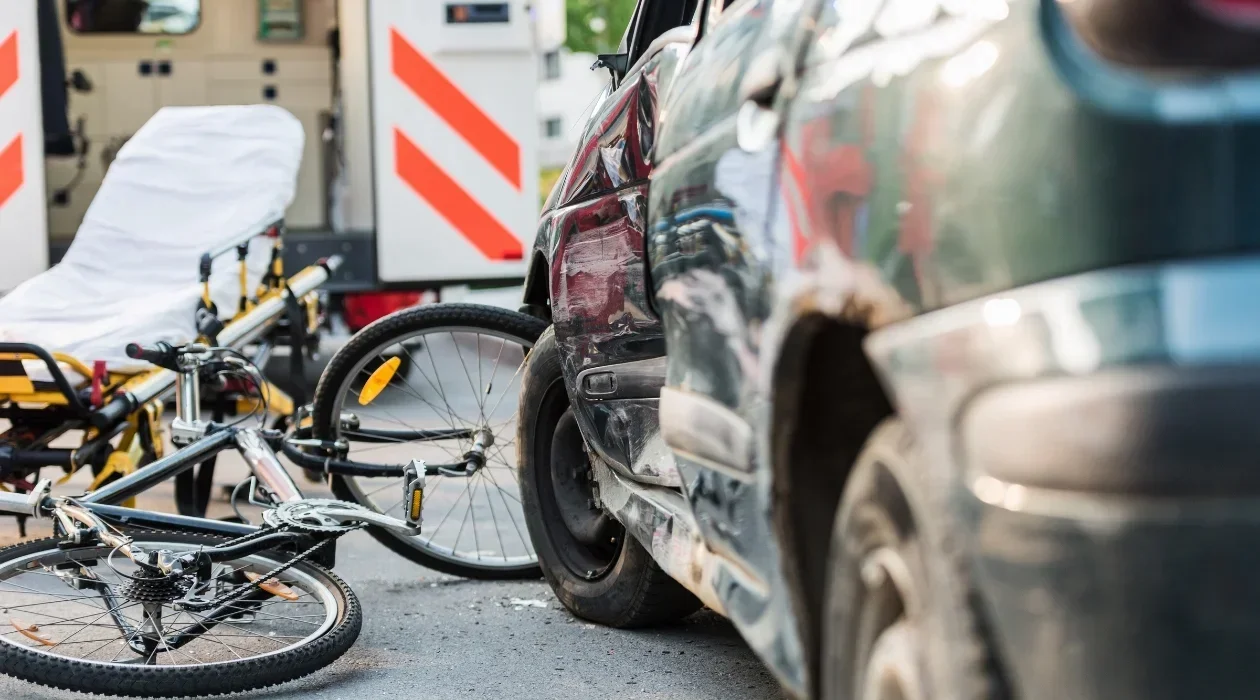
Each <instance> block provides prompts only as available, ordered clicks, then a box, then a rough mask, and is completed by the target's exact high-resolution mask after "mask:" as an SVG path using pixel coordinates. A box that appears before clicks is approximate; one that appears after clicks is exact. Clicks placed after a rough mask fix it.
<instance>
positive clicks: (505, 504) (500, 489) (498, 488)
mask: <svg viewBox="0 0 1260 700" xmlns="http://www.w3.org/2000/svg"><path fill="white" fill-rule="evenodd" d="M486 476H487V477H488V478H489V479H490V483H492V484H494V488H495V490H496V491H498V492H499V498H503V496H504V494H505V491H504V490H503V487H502V486H499V482H498V481H495V478H494V475H493V474H490V473H489V472H487V473H486ZM513 500H516V499H515V498H514V499H513ZM516 503H517V505H520V503H521V502H520V501H516ZM503 507H504V508H506V509H507V512H508V517H510V518H511V519H512V527H513V528H514V529H515V530H516V536H517V537H519V538H520V539H521V544H523V545H525V549H526V551H528V552H530V553H532V552H533V547H532V546H531V545H530V543H529V540H527V539H525V536H524V535H522V534H521V526H520V525H519V524H518V523H517V522H516V515H515V514H513V513H512V507H511V506H510V505H508V502H507V499H505V498H503Z"/></svg>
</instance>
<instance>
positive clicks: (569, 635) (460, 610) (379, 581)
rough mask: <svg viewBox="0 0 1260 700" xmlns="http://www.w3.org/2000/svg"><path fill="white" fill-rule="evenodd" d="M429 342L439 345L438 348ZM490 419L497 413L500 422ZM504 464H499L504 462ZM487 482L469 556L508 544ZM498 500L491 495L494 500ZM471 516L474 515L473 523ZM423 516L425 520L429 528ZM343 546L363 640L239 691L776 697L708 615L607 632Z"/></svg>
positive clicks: (340, 568) (759, 669) (7, 693)
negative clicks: (331, 659)
mask: <svg viewBox="0 0 1260 700" xmlns="http://www.w3.org/2000/svg"><path fill="white" fill-rule="evenodd" d="M433 346H434V347H435V348H437V347H439V345H438V344H433ZM479 349H480V350H481V353H482V355H485V356H489V355H490V354H491V351H490V350H489V349H487V348H485V347H483V348H479ZM447 359H449V357H448V358H447ZM460 369H461V371H460V372H458V373H457V372H455V371H454V370H453V369H452V370H449V371H443V374H444V376H446V377H447V378H448V380H449V379H451V378H456V379H458V378H460V377H462V376H464V374H463V371H462V370H463V367H462V366H461V367H460ZM435 376H436V375H435ZM474 376H475V375H474ZM412 380H413V382H414V384H415V385H419V386H420V387H421V388H420V389H417V391H420V392H422V393H425V395H427V396H429V397H430V398H433V395H432V393H427V390H425V389H424V388H423V385H422V384H421V380H420V378H419V377H416V376H414V372H413V376H412ZM484 383H488V382H484ZM451 384H452V385H454V384H455V382H451ZM469 384H470V385H476V384H477V382H475V381H470V382H469ZM498 391H499V390H498V389H496V390H495V392H494V393H498ZM454 394H455V392H454V391H452V392H451V393H450V395H448V396H447V397H445V400H449V402H450V403H451V404H452V406H453V407H454V408H455V409H457V410H458V411H460V412H464V413H468V412H472V411H473V405H474V404H472V403H469V401H470V399H469V398H468V397H467V396H465V397H463V398H462V399H458V400H457V397H456V396H455V395H454ZM398 401H400V399H398V398H393V399H387V400H385V402H384V403H382V407H383V410H386V413H388V415H390V416H398V415H401V414H402V408H400V406H401V404H400V403H393V402H398ZM461 401H462V402H463V403H460V402H461ZM445 405H446V404H445V403H443V406H445ZM390 411H393V412H392V413H390ZM490 412H491V413H493V411H490ZM410 416H411V414H408V415H407V416H404V417H410ZM495 422H496V423H497V422H499V420H498V419H497V418H496V419H495ZM509 427H510V426H509ZM507 432H510V430H509V431H507ZM508 440H510V436H508V435H506V434H505V435H504V437H503V438H502V442H501V444H500V447H502V448H505V449H504V450H503V453H502V458H503V459H504V460H505V461H510V462H512V463H513V464H514V459H513V458H512V456H511V455H512V453H513V452H514V448H512V447H511V446H510V445H508V444H506V443H507V441H508ZM434 458H438V457H436V456H435V457H434ZM506 466H508V465H505V469H504V471H507V470H506ZM246 473H247V472H246V470H245V467H244V465H243V463H241V461H240V460H239V458H238V457H237V456H236V455H234V454H224V455H222V456H221V457H220V466H219V470H218V472H217V474H216V477H217V481H218V482H219V483H220V484H221V485H224V486H230V485H232V484H235V483H237V482H238V481H239V480H240V479H241V478H243V477H244V476H245V475H246ZM295 473H296V470H295ZM491 473H493V472H491ZM502 473H503V472H500V475H502ZM509 473H510V472H509ZM86 481H87V475H86V474H78V475H76V476H75V478H74V480H73V481H72V482H71V483H70V484H68V485H64V486H60V487H58V488H59V490H65V491H66V492H74V491H76V490H78V491H81V490H82V488H83V486H84V485H85V483H86ZM299 483H300V485H301V486H302V488H303V490H304V491H306V493H307V495H308V496H314V497H329V496H330V494H329V493H328V491H327V489H326V488H324V487H323V485H320V484H310V483H308V482H305V481H301V480H299ZM498 485H502V486H506V487H507V488H505V489H504V490H503V491H502V494H503V495H500V493H496V489H497V487H498ZM492 486H493V488H492ZM482 487H483V492H482V493H483V494H484V496H485V497H486V500H485V501H484V502H480V501H474V500H473V498H472V497H469V496H465V498H466V499H467V500H466V501H465V503H466V505H465V506H463V507H464V508H465V509H466V510H468V511H469V514H470V515H471V516H472V519H473V521H474V524H473V525H472V526H471V529H470V530H469V532H474V531H477V530H478V529H479V528H480V531H481V532H482V535H481V540H482V541H481V543H480V544H479V545H476V547H477V551H485V552H487V556H489V555H490V553H491V552H493V551H496V550H498V549H502V548H499V547H496V546H495V545H492V544H487V543H488V542H490V541H491V540H490V538H489V536H488V535H487V534H485V533H486V530H485V528H487V527H493V523H494V520H493V518H494V515H495V513H498V514H499V517H500V518H502V516H503V515H504V513H505V512H506V511H505V510H504V509H503V507H502V506H497V505H495V504H500V503H501V504H503V505H504V506H506V505H509V504H511V498H512V495H511V494H512V492H513V489H514V484H512V485H507V484H502V482H498V483H497V485H496V484H493V483H492V482H489V481H485V482H483V484H482ZM432 490H433V491H434V501H435V503H433V504H430V505H426V513H427V512H428V510H429V508H430V507H433V508H434V509H435V510H436V509H437V506H439V505H441V506H442V507H443V508H445V507H446V504H447V503H453V504H454V505H453V507H454V508H456V511H455V512H456V514H457V515H456V517H458V513H459V512H460V511H459V510H458V509H459V508H460V507H461V506H460V503H461V502H460V501H459V500H458V499H459V498H460V496H459V493H458V488H452V489H451V492H450V494H449V495H442V492H441V490H440V489H437V488H434V489H432ZM383 493H386V494H388V493H392V490H390V489H388V488H387V489H386V490H385V491H384V492H383ZM493 496H499V498H498V499H497V500H496V499H494V498H493ZM504 496H506V498H507V500H505V499H504ZM391 500H392V499H391ZM443 501H445V503H444V502H443ZM172 503H173V501H172V494H171V486H170V484H169V483H168V484H164V485H162V486H161V487H159V488H157V489H154V490H152V491H150V492H148V493H147V494H145V495H144V496H143V497H142V499H141V501H140V503H139V506H140V507H145V508H152V509H160V510H171V509H172ZM495 508H498V510H497V511H496V510H494V509H495ZM479 512H480V513H482V516H481V518H479V519H478V518H477V516H476V514H477V513H479ZM228 513H230V509H229V508H228V505H227V503H226V501H225V500H224V499H222V498H220V499H219V500H216V501H215V502H214V503H213V504H212V513H211V515H214V516H223V515H226V514H228ZM508 515H509V516H511V515H512V514H511V513H508ZM517 515H519V513H517ZM426 517H428V516H426ZM428 522H429V521H428V520H426V524H427V523H428ZM499 524H500V526H501V527H502V529H503V530H504V531H506V530H507V526H506V524H505V521H503V520H500V521H499ZM46 531H47V528H46V524H40V523H32V524H31V534H32V535H33V536H39V535H41V534H45V533H46ZM443 536H444V537H448V538H449V537H452V535H443ZM468 537H469V535H467V534H465V535H464V538H465V541H464V542H463V543H462V544H461V542H460V541H459V540H458V539H456V540H454V543H453V545H452V546H453V547H454V548H456V549H465V550H466V549H468V548H469V543H468V542H467V538H468ZM16 540H17V531H16V527H15V525H14V522H13V521H12V520H10V519H7V518H4V519H0V544H7V543H11V542H13V541H16ZM511 546H512V544H511V542H510V541H509V542H508V543H507V545H505V547H506V548H507V549H510V548H511ZM337 555H338V565H337V568H336V571H337V572H338V573H339V574H340V575H341V576H342V577H343V578H345V579H346V580H347V582H349V583H350V585H351V587H352V588H353V589H354V591H355V592H356V593H357V594H358V596H359V598H360V600H361V602H362V604H363V608H364V618H365V622H364V627H363V632H362V635H361V636H360V637H359V640H358V642H357V643H356V644H355V645H354V646H353V647H352V648H351V650H350V651H349V652H348V653H347V654H346V655H345V656H343V657H342V658H341V659H340V660H338V661H337V662H335V663H334V664H332V665H331V666H329V667H328V668H326V669H324V670H322V671H319V672H317V673H315V674H314V675H311V676H308V677H307V678H305V679H301V680H298V681H294V682H292V683H288V684H285V685H282V686H278V687H276V688H272V689H268V690H264V691H257V692H253V693H248V694H243V695H239V696H234V697H241V698H269V699H277V700H279V699H290V698H292V699H296V698H318V699H329V700H334V699H335V700H342V699H344V700H354V699H358V698H380V699H385V698H406V699H407V700H424V699H427V698H437V699H441V698H461V697H476V698H510V699H511V700H528V699H533V698H538V699H550V698H580V697H595V698H670V699H671V700H674V699H677V700H702V699H707V698H713V699H715V700H716V699H720V700H739V699H748V700H754V699H755V700H762V699H765V698H779V697H781V693H780V691H779V689H778V686H777V684H776V683H775V681H774V680H773V678H772V677H771V676H770V675H769V674H768V673H767V672H766V670H765V669H764V667H763V666H762V664H761V663H760V662H759V661H758V660H757V659H756V657H754V656H753V654H752V653H751V651H749V649H748V647H747V646H746V645H745V644H744V643H743V641H742V640H741V639H740V637H739V635H738V633H736V631H735V630H734V628H733V627H732V626H731V625H730V624H729V623H728V622H726V621H725V620H724V619H722V618H721V617H720V616H718V615H716V614H714V613H711V612H708V611H702V612H700V613H697V614H695V615H692V616H691V617H689V618H688V619H686V620H683V621H681V622H679V623H678V624H675V625H672V626H669V627H665V628H660V629H653V630H640V631H622V630H612V629H607V628H603V627H599V626H596V625H593V624H589V623H586V622H584V621H581V620H578V619H576V618H574V617H573V616H571V615H570V614H568V612H566V611H565V610H564V609H563V608H561V607H560V606H559V605H558V604H557V602H556V600H555V597H554V596H552V595H551V591H550V589H549V588H548V587H547V585H546V584H545V583H544V582H543V581H541V580H537V581H515V582H484V581H473V580H467V579H461V578H456V577H453V576H448V575H445V574H440V573H437V572H434V571H432V570H429V569H426V568H423V567H420V566H418V565H416V564H413V563H411V562H409V561H407V560H406V559H403V558H402V557H399V556H398V555H395V554H393V553H392V552H390V551H389V550H387V549H386V548H384V547H383V546H381V545H380V544H378V543H377V542H376V541H375V540H373V539H372V538H371V537H370V536H368V535H366V534H365V533H361V532H356V533H352V534H350V535H348V536H346V537H344V538H342V539H341V540H340V541H339V543H338V552H337ZM76 697H83V696H80V695H75V694H71V693H64V692H60V691H53V690H50V689H47V688H42V687H38V686H33V685H28V684H25V683H22V682H20V681H16V680H13V679H10V678H7V677H2V676H0V698H4V699H6V700H36V699H43V698H58V699H62V698H76Z"/></svg>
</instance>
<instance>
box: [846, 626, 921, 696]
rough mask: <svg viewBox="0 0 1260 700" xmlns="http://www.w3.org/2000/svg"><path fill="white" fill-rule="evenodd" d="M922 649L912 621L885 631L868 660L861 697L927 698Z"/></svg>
mask: <svg viewBox="0 0 1260 700" xmlns="http://www.w3.org/2000/svg"><path fill="white" fill-rule="evenodd" d="M918 652H919V650H918V649H917V637H916V635H915V633H914V630H913V629H912V628H911V627H910V625H909V623H907V622H905V621H902V622H898V623H897V624H895V625H893V626H892V627H889V628H887V629H885V630H884V631H883V632H881V633H880V635H879V637H877V638H876V639H875V644H874V646H873V647H872V648H871V655H870V657H869V658H868V659H867V662H866V669H865V672H864V673H863V674H862V676H863V683H862V692H861V693H860V694H859V695H858V696H857V697H858V700H924V695H923V687H922V685H921V684H920V682H919V667H918V658H919V654H918Z"/></svg>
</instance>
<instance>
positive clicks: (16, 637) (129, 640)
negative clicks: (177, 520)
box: [0, 532, 362, 697]
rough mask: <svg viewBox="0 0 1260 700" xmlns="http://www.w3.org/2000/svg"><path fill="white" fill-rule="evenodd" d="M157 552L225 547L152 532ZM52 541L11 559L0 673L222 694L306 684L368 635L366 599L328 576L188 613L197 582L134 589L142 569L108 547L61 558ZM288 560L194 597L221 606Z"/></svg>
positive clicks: (14, 550)
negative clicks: (188, 597)
mask: <svg viewBox="0 0 1260 700" xmlns="http://www.w3.org/2000/svg"><path fill="white" fill-rule="evenodd" d="M133 541H134V542H135V543H136V544H138V545H140V546H141V547H142V548H145V549H148V550H154V549H168V550H171V551H172V552H188V551H192V550H196V549H197V548H199V547H210V546H214V545H215V544H219V543H220V542H221V540H218V539H216V538H212V537H206V536H202V535H192V534H183V533H168V532H141V533H135V534H134V535H133ZM58 545H59V540H58V539H56V538H47V539H41V540H34V541H31V542H23V543H21V544H18V545H14V546H12V547H7V548H5V549H3V550H0V630H3V631H0V672H2V673H5V674H8V675H11V676H14V677H17V678H20V679H22V680H26V681H30V682H33V683H39V684H41V685H47V686H52V687H56V688H63V689H66V690H74V691H79V692H83V693H99V694H102V695H125V696H133V697H180V696H187V695H199V696H202V695H221V694H225V693H234V692H240V691H245V690H252V689H255V688H263V687H266V686H270V685H275V684H277V683H283V682H286V681H290V680H293V679H295V678H300V677H302V676H305V675H307V674H310V673H312V672H314V671H316V670H318V669H320V668H322V667H324V666H326V665H328V664H330V663H332V662H333V661H334V660H335V659H337V657H339V656H341V655H342V654H343V653H345V652H346V650H347V649H349V648H350V645H351V644H353V643H354V641H355V639H356V638H357V637H358V636H359V629H360V626H361V625H362V613H361V611H360V608H359V603H358V600H357V599H356V598H355V596H354V593H353V592H351V591H350V589H349V588H348V587H347V586H346V584H345V583H344V582H342V581H341V579H339V578H337V577H336V576H335V575H334V574H332V573H331V572H330V571H328V570H327V569H324V568H322V567H320V566H317V565H315V564H313V563H310V562H300V563H298V564H296V565H294V566H293V567H292V568H290V569H288V570H287V571H284V572H283V573H281V574H279V575H278V576H277V577H276V578H277V579H279V583H280V584H282V585H281V586H272V587H271V590H273V591H275V592H276V593H275V594H274V595H270V594H269V592H268V591H262V592H261V593H259V594H258V598H257V599H256V600H252V601H251V602H250V603H245V602H236V603H231V604H230V605H232V606H233V607H232V608H231V609H230V610H229V612H230V613H231V617H228V618H226V619H224V620H223V621H219V622H212V620H213V619H214V618H212V617H210V615H211V614H212V613H209V612H208V611H202V612H196V611H191V610H188V609H183V608H182V606H181V607H180V608H177V606H176V604H175V599H176V598H183V597H184V595H185V593H187V592H188V591H189V590H190V589H189V587H188V583H189V580H187V579H184V580H180V579H171V580H169V581H166V582H164V583H162V584H157V583H154V582H152V581H146V582H145V583H143V584H137V583H136V582H135V581H133V580H131V579H129V578H128V577H129V576H134V575H135V574H137V573H138V569H137V567H136V565H135V564H133V563H132V562H131V561H130V560H128V559H126V558H125V557H123V556H122V555H120V554H116V553H115V554H113V556H112V557H111V549H110V548H109V547H106V546H99V545H98V546H90V547H70V548H61V547H59V546H58ZM285 561H287V558H286V557H285V556H284V555H280V554H270V553H263V554H255V555H250V556H246V557H241V558H240V559H237V560H233V561H229V562H225V563H222V564H215V565H214V566H213V576H212V578H211V579H210V581H209V583H208V584H206V587H205V588H204V591H203V590H202V589H192V594H193V595H194V596H204V597H205V598H213V597H215V596H217V595H219V594H222V593H223V592H225V591H227V590H229V589H231V588H233V587H235V586H241V585H244V584H246V583H247V582H248V581H249V580H250V579H249V576H250V575H251V574H256V575H262V574H265V573H266V572H268V571H271V570H272V569H274V568H275V567H277V566H278V565H279V564H281V563H284V562H285Z"/></svg>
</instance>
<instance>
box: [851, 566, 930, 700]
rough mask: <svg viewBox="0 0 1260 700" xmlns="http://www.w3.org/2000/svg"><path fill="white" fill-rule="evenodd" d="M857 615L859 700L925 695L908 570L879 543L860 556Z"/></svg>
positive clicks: (909, 698) (920, 697) (915, 600)
mask: <svg viewBox="0 0 1260 700" xmlns="http://www.w3.org/2000/svg"><path fill="white" fill-rule="evenodd" d="M859 575H860V577H861V581H862V586H863V588H864V592H863V597H862V608H863V609H862V611H861V613H862V614H861V616H860V617H861V619H862V620H864V621H865V623H866V624H865V625H863V627H864V628H865V633H864V634H863V637H864V639H862V640H861V644H860V646H859V647H858V648H860V649H864V650H866V651H865V659H864V662H863V663H862V671H861V674H860V675H859V677H858V688H857V692H856V693H854V695H855V697H856V698H857V700H924V698H925V697H926V695H925V693H924V689H923V685H922V677H921V676H920V670H921V663H922V660H923V658H924V657H923V650H922V648H921V646H920V643H919V635H918V633H917V630H916V628H915V626H914V622H913V620H914V618H915V617H916V615H915V613H916V612H917V611H918V610H919V604H918V600H919V598H918V596H917V595H916V592H915V591H914V583H913V578H912V576H911V575H910V569H909V566H908V564H907V563H906V561H905V559H904V558H903V557H902V555H901V553H900V552H899V551H898V550H897V549H896V548H894V547H878V548H875V549H872V550H870V551H868V552H867V553H866V555H865V556H864V557H863V559H862V564H861V568H860V574H859Z"/></svg>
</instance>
